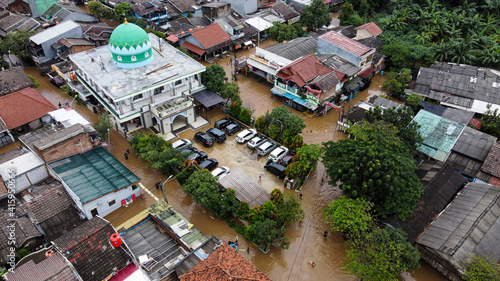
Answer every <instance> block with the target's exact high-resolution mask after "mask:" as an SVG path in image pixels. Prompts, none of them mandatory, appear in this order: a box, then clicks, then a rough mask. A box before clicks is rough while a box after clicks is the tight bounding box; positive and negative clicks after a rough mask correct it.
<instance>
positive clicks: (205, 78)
mask: <svg viewBox="0 0 500 281" xmlns="http://www.w3.org/2000/svg"><path fill="white" fill-rule="evenodd" d="M225 80H226V72H225V71H224V68H222V66H220V65H218V64H212V65H210V66H209V67H207V69H206V70H205V72H202V73H201V83H203V84H204V85H205V86H206V87H207V89H209V90H210V91H214V92H217V93H218V92H219V91H220V90H222V88H223V87H224V81H225Z"/></svg>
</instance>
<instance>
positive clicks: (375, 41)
mask: <svg viewBox="0 0 500 281" xmlns="http://www.w3.org/2000/svg"><path fill="white" fill-rule="evenodd" d="M357 41H358V42H359V43H361V44H363V45H365V46H366V47H369V48H372V49H375V53H373V59H372V67H373V68H374V69H375V73H378V72H380V71H381V70H383V69H384V68H385V56H384V55H382V54H381V53H380V50H381V49H382V47H384V45H385V43H384V41H382V39H380V38H379V37H368V38H365V39H359V40H357Z"/></svg>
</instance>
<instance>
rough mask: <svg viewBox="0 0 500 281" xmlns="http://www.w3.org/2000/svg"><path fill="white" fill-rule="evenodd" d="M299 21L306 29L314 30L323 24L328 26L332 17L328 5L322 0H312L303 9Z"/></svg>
mask: <svg viewBox="0 0 500 281" xmlns="http://www.w3.org/2000/svg"><path fill="white" fill-rule="evenodd" d="M300 21H301V22H302V24H303V25H304V26H307V29H308V30H315V29H318V28H320V27H323V26H325V25H326V26H328V25H329V24H330V22H331V21H332V18H331V17H330V12H329V10H328V6H327V5H326V4H325V3H324V2H323V0H313V1H312V3H311V5H309V6H307V7H306V8H305V9H304V11H303V13H302V15H301V16H300Z"/></svg>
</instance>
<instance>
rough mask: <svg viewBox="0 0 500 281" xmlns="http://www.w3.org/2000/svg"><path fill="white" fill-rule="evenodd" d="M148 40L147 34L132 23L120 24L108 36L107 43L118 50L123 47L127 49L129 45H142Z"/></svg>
mask: <svg viewBox="0 0 500 281" xmlns="http://www.w3.org/2000/svg"><path fill="white" fill-rule="evenodd" d="M148 41H149V36H148V34H147V33H146V31H144V29H142V28H140V27H139V26H138V25H135V24H133V23H122V24H120V25H119V26H118V27H117V28H115V30H114V31H113V33H111V37H110V38H109V44H110V45H111V46H114V47H116V48H119V49H120V50H121V49H123V48H125V49H127V50H129V49H130V48H131V47H133V48H137V47H138V46H141V47H142V46H143V45H144V44H146V43H147V42H148Z"/></svg>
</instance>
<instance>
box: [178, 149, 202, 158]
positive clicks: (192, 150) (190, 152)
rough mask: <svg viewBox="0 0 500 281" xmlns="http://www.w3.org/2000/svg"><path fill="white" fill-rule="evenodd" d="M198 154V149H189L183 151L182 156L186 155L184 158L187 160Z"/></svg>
mask: <svg viewBox="0 0 500 281" xmlns="http://www.w3.org/2000/svg"><path fill="white" fill-rule="evenodd" d="M197 152H198V149H196V147H189V148H186V149H183V150H181V151H180V154H181V155H184V157H185V158H187V157H188V156H190V155H191V154H193V153H197Z"/></svg>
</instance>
